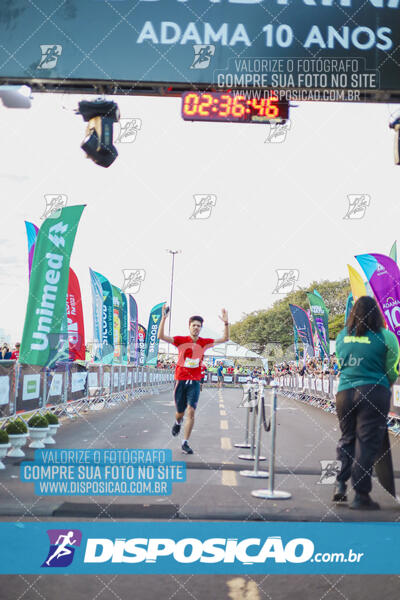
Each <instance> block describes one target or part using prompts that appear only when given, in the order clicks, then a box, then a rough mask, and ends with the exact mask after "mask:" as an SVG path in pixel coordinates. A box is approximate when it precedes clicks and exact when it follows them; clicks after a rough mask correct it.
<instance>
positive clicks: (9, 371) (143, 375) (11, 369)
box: [0, 360, 174, 421]
mask: <svg viewBox="0 0 400 600" xmlns="http://www.w3.org/2000/svg"><path fill="white" fill-rule="evenodd" d="M173 381H174V371H172V370H167V369H157V368H153V367H142V366H134V365H130V364H126V365H103V364H98V363H59V364H57V365H55V366H54V367H52V368H47V367H39V366H35V365H24V364H20V363H18V362H17V361H15V360H1V361H0V421H2V420H4V419H8V418H10V417H13V416H15V415H17V414H23V413H30V412H36V411H44V410H49V409H50V410H53V411H54V412H55V413H56V414H57V415H63V414H64V415H67V416H72V415H74V414H79V413H80V411H82V410H85V411H86V410H90V409H93V410H94V409H99V408H104V407H106V406H110V405H115V404H118V403H121V402H127V401H129V400H134V399H136V398H138V397H139V396H141V395H143V394H146V393H148V394H158V393H159V392H160V391H167V390H169V389H171V386H172V385H173Z"/></svg>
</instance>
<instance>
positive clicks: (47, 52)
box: [37, 44, 62, 69]
mask: <svg viewBox="0 0 400 600" xmlns="http://www.w3.org/2000/svg"><path fill="white" fill-rule="evenodd" d="M40 50H41V52H42V58H41V59H40V62H39V64H38V66H37V68H38V69H54V67H55V66H56V64H57V61H58V59H59V57H60V56H61V53H62V46H60V45H59V44H41V45H40Z"/></svg>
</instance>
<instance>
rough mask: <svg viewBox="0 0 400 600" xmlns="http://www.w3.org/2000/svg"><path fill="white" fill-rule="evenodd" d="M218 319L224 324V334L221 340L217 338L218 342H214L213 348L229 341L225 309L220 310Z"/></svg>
mask: <svg viewBox="0 0 400 600" xmlns="http://www.w3.org/2000/svg"><path fill="white" fill-rule="evenodd" d="M219 318H220V319H221V321H223V323H224V334H223V337H222V338H219V339H218V340H214V343H213V346H216V345H217V344H223V343H224V342H227V341H228V340H229V321H228V311H227V310H226V309H225V308H223V309H222V311H221V316H220V317H219Z"/></svg>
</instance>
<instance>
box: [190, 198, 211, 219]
mask: <svg viewBox="0 0 400 600" xmlns="http://www.w3.org/2000/svg"><path fill="white" fill-rule="evenodd" d="M193 198H194V210H193V212H192V214H191V215H190V217H189V219H208V218H209V217H210V215H211V211H212V209H213V207H214V206H215V205H216V204H217V196H216V195H215V194H194V196H193Z"/></svg>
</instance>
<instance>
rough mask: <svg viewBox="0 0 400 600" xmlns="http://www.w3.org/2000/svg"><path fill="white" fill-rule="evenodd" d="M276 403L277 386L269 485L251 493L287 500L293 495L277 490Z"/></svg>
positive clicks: (272, 421) (272, 426)
mask: <svg viewBox="0 0 400 600" xmlns="http://www.w3.org/2000/svg"><path fill="white" fill-rule="evenodd" d="M276 405H277V391H276V386H274V387H273V394H272V403H271V446H270V459H269V461H270V462H269V486H268V489H266V490H254V491H253V492H251V495H252V496H254V497H255V498H264V499H265V500H287V499H288V498H291V497H292V494H290V493H289V492H281V491H279V490H275V489H274V486H275V441H276Z"/></svg>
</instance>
